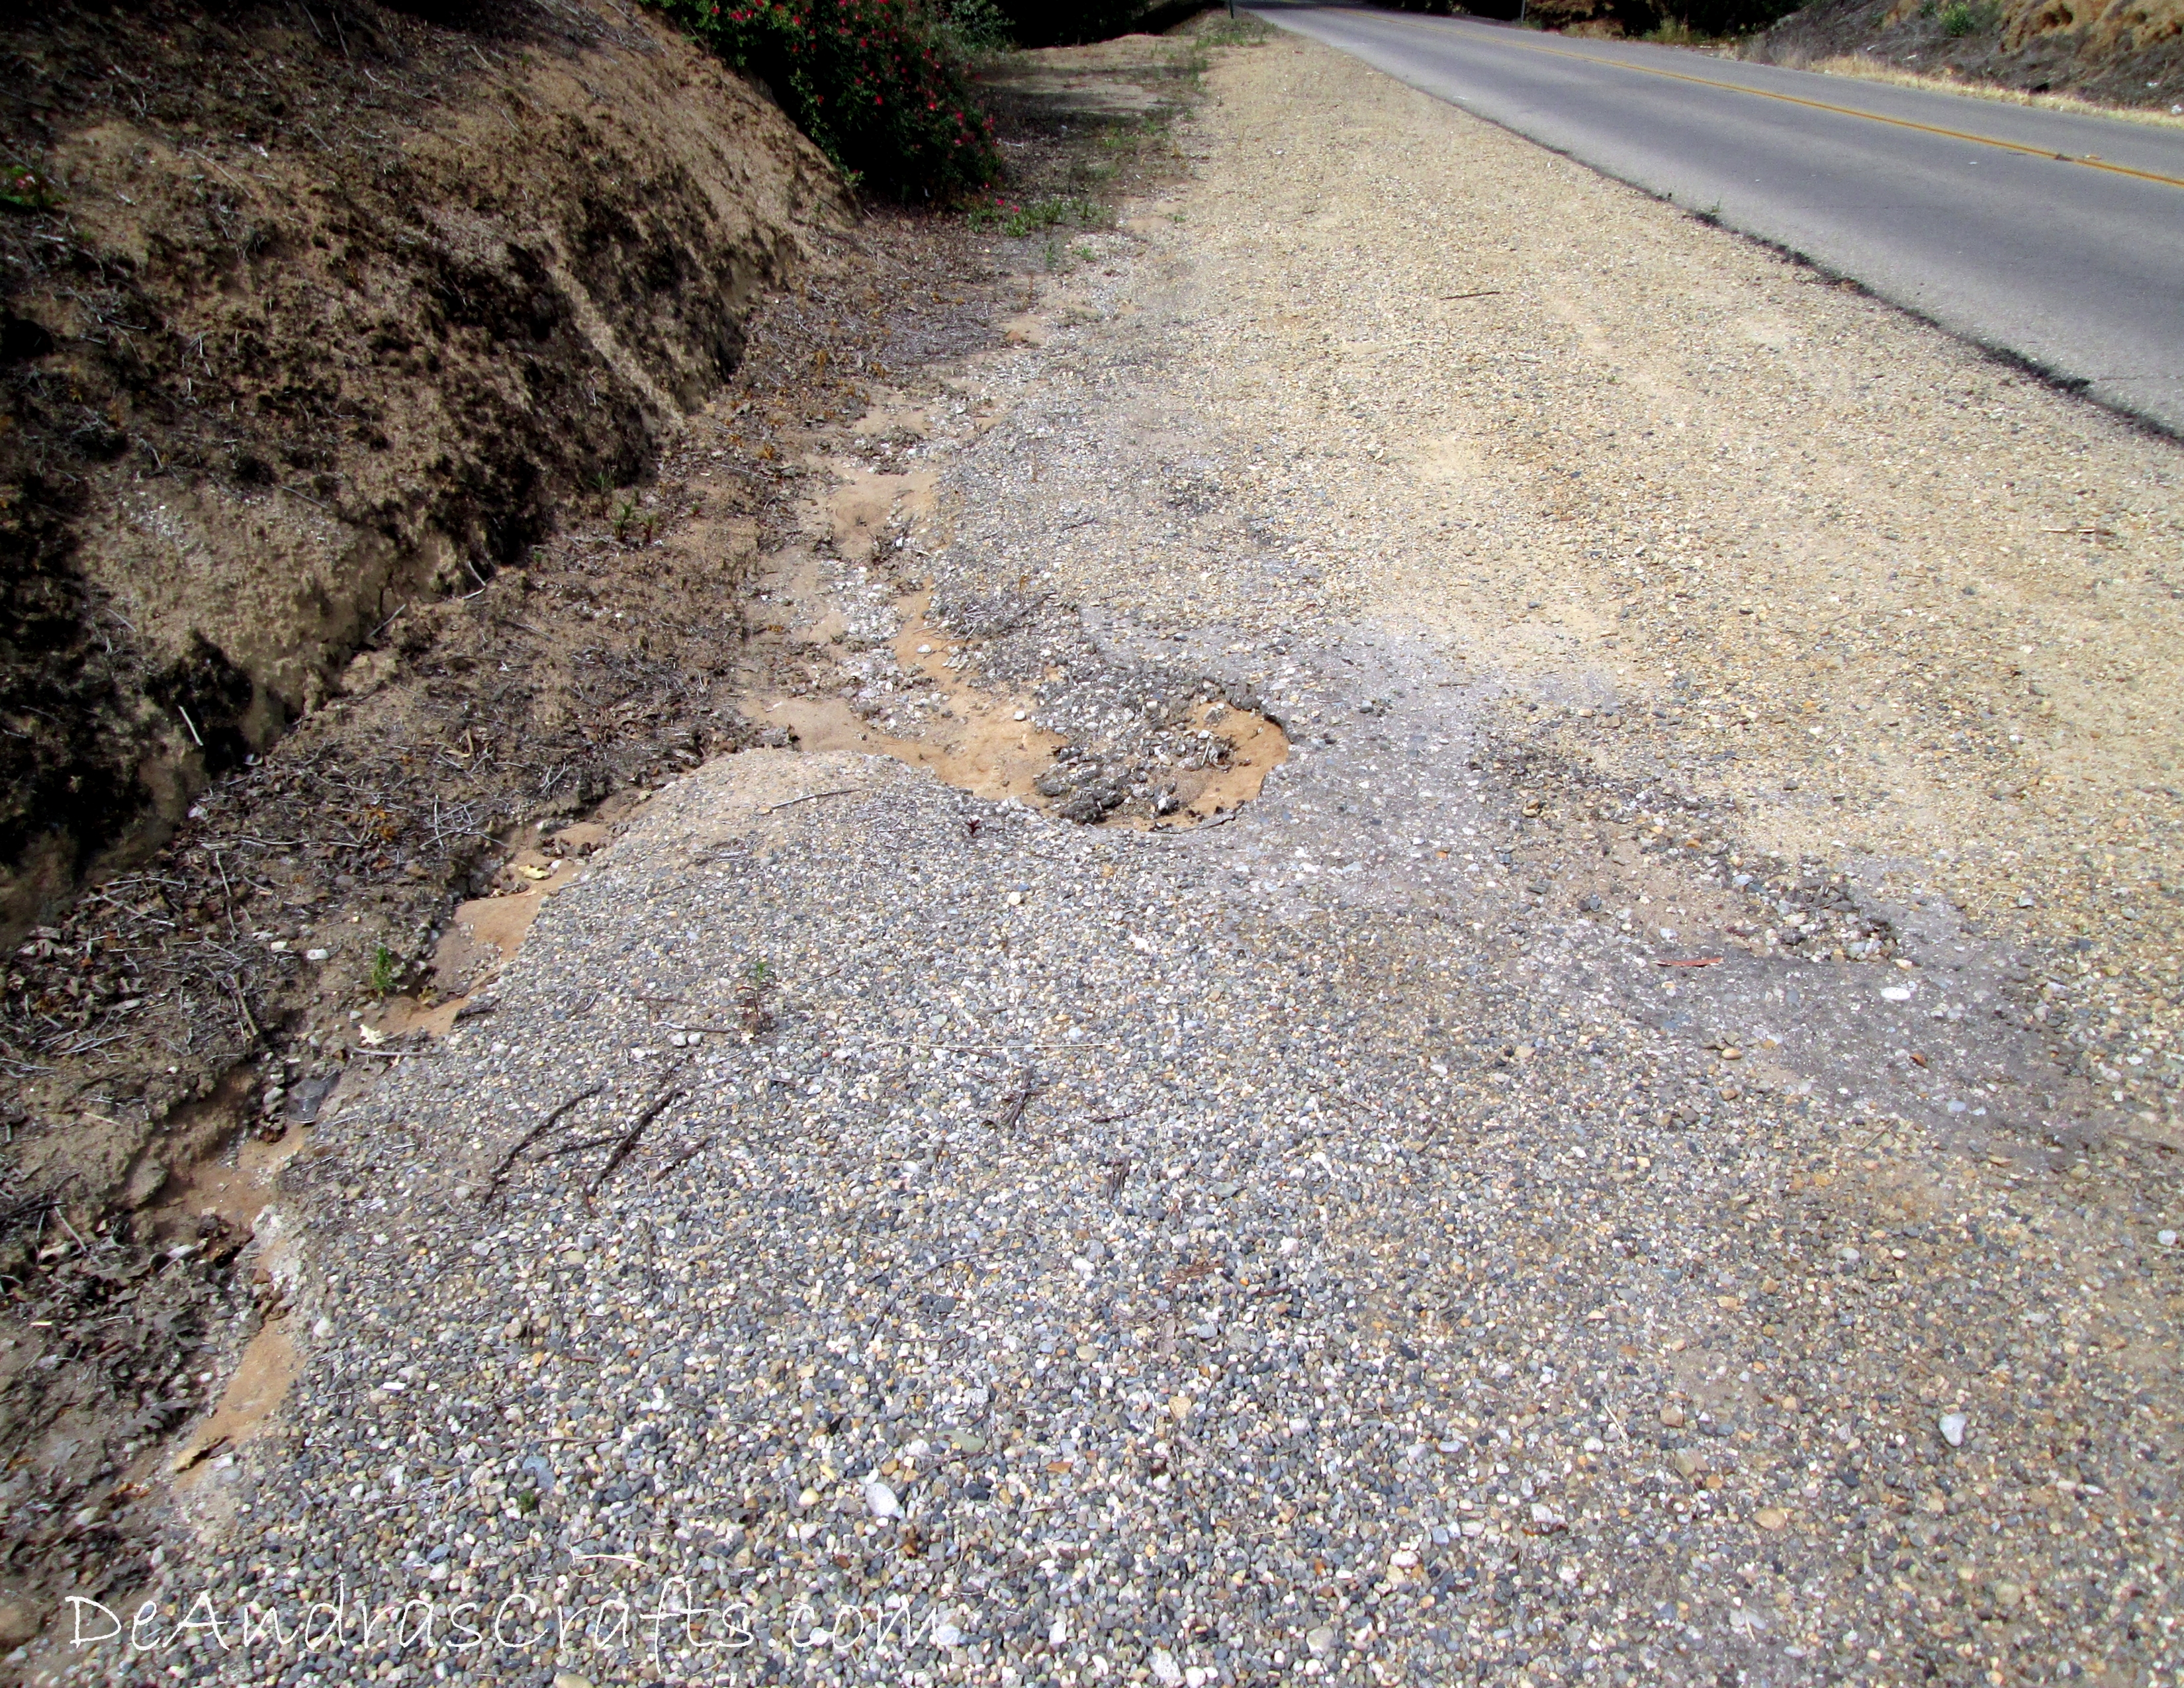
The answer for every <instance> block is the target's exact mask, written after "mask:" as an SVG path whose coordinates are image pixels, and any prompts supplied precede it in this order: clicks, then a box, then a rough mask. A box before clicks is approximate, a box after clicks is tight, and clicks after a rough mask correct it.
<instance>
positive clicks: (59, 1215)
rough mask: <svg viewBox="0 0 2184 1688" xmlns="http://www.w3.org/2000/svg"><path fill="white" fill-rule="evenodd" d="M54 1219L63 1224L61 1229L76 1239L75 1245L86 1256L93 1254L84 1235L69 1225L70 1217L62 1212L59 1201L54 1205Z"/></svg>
mask: <svg viewBox="0 0 2184 1688" xmlns="http://www.w3.org/2000/svg"><path fill="white" fill-rule="evenodd" d="M53 1217H54V1218H56V1219H58V1220H59V1221H60V1222H61V1229H63V1230H64V1231H66V1232H67V1233H68V1234H70V1236H72V1237H74V1238H75V1245H76V1246H77V1247H78V1248H80V1249H81V1250H82V1251H84V1252H85V1253H86V1254H89V1253H90V1252H91V1245H90V1244H89V1243H87V1242H86V1241H84V1240H83V1234H82V1233H81V1231H79V1230H77V1229H76V1228H75V1226H73V1225H71V1224H70V1223H69V1219H68V1215H67V1214H65V1213H64V1212H61V1206H60V1203H58V1201H57V1202H55V1203H54V1204H53Z"/></svg>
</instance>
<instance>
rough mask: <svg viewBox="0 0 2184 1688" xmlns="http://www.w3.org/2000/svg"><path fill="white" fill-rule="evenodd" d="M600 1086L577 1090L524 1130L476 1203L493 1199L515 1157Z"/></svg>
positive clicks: (558, 1122)
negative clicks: (528, 1128) (536, 1122)
mask: <svg viewBox="0 0 2184 1688" xmlns="http://www.w3.org/2000/svg"><path fill="white" fill-rule="evenodd" d="M602 1088H603V1087H602V1086H600V1085H598V1084H594V1085H593V1086H592V1088H591V1089H588V1090H579V1091H577V1094H576V1095H573V1096H571V1097H570V1098H569V1100H567V1101H565V1102H564V1103H562V1104H561V1106H559V1107H558V1108H556V1109H554V1111H553V1112H551V1113H549V1114H548V1115H547V1116H546V1117H545V1118H543V1119H542V1120H541V1121H539V1122H538V1124H536V1125H534V1126H532V1128H531V1129H530V1130H528V1131H526V1132H525V1133H524V1134H523V1135H522V1137H521V1139H518V1140H517V1142H516V1145H515V1147H514V1148H513V1149H511V1150H509V1151H508V1154H507V1155H506V1156H505V1157H504V1159H503V1160H502V1161H501V1163H500V1164H499V1166H498V1167H494V1168H493V1177H492V1178H490V1179H488V1180H487V1184H486V1187H485V1194H484V1195H482V1196H480V1197H479V1198H478V1205H479V1206H481V1207H482V1206H485V1204H486V1203H487V1202H489V1201H492V1200H493V1196H494V1195H495V1194H496V1193H498V1192H499V1189H500V1181H501V1180H502V1179H503V1178H506V1177H507V1176H508V1172H509V1168H510V1167H513V1166H514V1165H515V1157H516V1156H519V1155H521V1153H522V1152H523V1151H524V1150H526V1149H528V1148H529V1147H530V1146H531V1145H532V1144H534V1143H536V1142H537V1141H538V1139H540V1138H542V1137H543V1136H544V1135H545V1134H547V1133H548V1132H549V1131H551V1130H552V1129H553V1128H554V1127H555V1126H556V1125H559V1124H560V1123H561V1119H562V1117H563V1116H564V1115H565V1114H566V1113H567V1112H568V1111H569V1110H570V1109H571V1108H573V1107H575V1106H577V1103H579V1102H581V1101H582V1100H585V1099H586V1098H587V1097H589V1096H596V1095H599V1091H600V1089H602Z"/></svg>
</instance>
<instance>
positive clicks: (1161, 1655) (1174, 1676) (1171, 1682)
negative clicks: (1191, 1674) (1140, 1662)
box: [1149, 1647, 1183, 1688]
mask: <svg viewBox="0 0 2184 1688" xmlns="http://www.w3.org/2000/svg"><path fill="white" fill-rule="evenodd" d="M1149 1663H1151V1666H1152V1672H1153V1680H1155V1681H1156V1682H1157V1683H1159V1684H1160V1685H1161V1688H1183V1667H1182V1666H1181V1665H1179V1664H1178V1663H1176V1662H1175V1655H1174V1654H1173V1653H1172V1652H1169V1651H1168V1650H1167V1648H1166V1647H1155V1648H1154V1649H1153V1656H1152V1658H1151V1660H1150V1661H1149Z"/></svg>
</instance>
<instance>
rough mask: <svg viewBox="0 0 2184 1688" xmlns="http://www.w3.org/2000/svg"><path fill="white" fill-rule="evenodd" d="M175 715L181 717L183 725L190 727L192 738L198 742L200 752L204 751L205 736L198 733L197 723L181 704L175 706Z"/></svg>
mask: <svg viewBox="0 0 2184 1688" xmlns="http://www.w3.org/2000/svg"><path fill="white" fill-rule="evenodd" d="M175 714H176V715H178V716H181V718H182V725H183V726H185V727H188V728H189V730H190V737H191V738H194V739H196V740H197V741H198V749H200V750H202V749H204V735H203V734H202V733H199V732H198V724H197V722H195V721H192V720H191V719H190V712H189V711H188V710H186V709H184V708H183V707H182V706H181V705H180V704H176V705H175Z"/></svg>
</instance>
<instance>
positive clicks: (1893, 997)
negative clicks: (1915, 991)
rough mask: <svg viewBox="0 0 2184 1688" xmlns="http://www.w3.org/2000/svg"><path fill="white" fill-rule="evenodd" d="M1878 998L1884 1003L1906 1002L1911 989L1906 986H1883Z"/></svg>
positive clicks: (1909, 996) (1909, 998)
mask: <svg viewBox="0 0 2184 1688" xmlns="http://www.w3.org/2000/svg"><path fill="white" fill-rule="evenodd" d="M1880 996H1881V1000H1883V1001H1884V1002H1908V1001H1909V1000H1911V987H1910V986H1909V985H1908V984H1885V985H1883V986H1881V987H1880Z"/></svg>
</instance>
